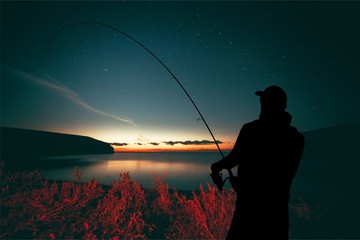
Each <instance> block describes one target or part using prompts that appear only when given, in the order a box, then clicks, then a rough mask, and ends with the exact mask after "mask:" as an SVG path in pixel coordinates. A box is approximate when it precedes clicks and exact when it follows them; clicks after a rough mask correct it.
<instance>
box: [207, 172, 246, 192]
mask: <svg viewBox="0 0 360 240" xmlns="http://www.w3.org/2000/svg"><path fill="white" fill-rule="evenodd" d="M227 170H228V172H229V177H227V178H225V179H224V180H223V179H222V173H221V172H219V173H216V172H212V173H211V174H210V177H211V179H212V180H213V183H214V184H215V185H216V186H217V188H218V189H219V191H222V190H223V186H224V184H225V182H226V180H228V179H229V182H230V184H231V186H232V188H233V189H234V191H235V192H237V191H239V185H240V181H239V177H235V176H234V175H233V173H232V171H231V169H227Z"/></svg>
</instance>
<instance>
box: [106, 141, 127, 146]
mask: <svg viewBox="0 0 360 240" xmlns="http://www.w3.org/2000/svg"><path fill="white" fill-rule="evenodd" d="M110 145H113V146H118V147H122V146H127V145H128V144H127V143H116V142H114V143H110Z"/></svg>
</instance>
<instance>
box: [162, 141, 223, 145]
mask: <svg viewBox="0 0 360 240" xmlns="http://www.w3.org/2000/svg"><path fill="white" fill-rule="evenodd" d="M216 142H217V143H218V144H222V143H223V142H222V141H219V140H217V141H216ZM163 143H165V144H166V145H171V146H174V145H175V144H181V145H211V144H215V142H214V141H209V140H201V141H199V140H194V141H191V140H187V141H165V142H163Z"/></svg>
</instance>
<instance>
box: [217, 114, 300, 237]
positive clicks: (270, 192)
mask: <svg viewBox="0 0 360 240" xmlns="http://www.w3.org/2000/svg"><path fill="white" fill-rule="evenodd" d="M290 123H291V115H290V114H289V113H287V112H281V113H280V114H277V115H274V114H272V115H266V114H264V113H262V114H261V115H260V117H259V119H258V120H255V121H253V122H250V123H247V124H245V125H244V126H243V127H242V129H241V131H240V133H239V136H238V138H237V140H236V143H235V146H234V148H233V150H232V151H231V152H230V154H229V155H228V156H226V157H225V158H224V159H222V160H220V161H219V162H217V163H215V164H214V165H215V166H214V168H215V169H218V170H220V169H229V168H233V167H235V166H238V184H239V186H238V188H239V190H238V192H237V194H238V198H237V202H236V211H235V214H234V219H233V223H232V226H231V230H230V233H229V234H230V235H231V234H232V235H233V236H236V237H239V235H240V237H241V236H246V237H275V238H276V239H285V237H283V238H281V237H279V236H281V234H283V235H282V236H284V235H285V232H286V235H287V231H288V201H289V196H290V195H289V194H290V187H291V184H292V181H293V178H294V176H295V174H296V171H297V169H298V167H299V163H300V160H301V156H302V152H303V149H304V137H303V136H302V134H300V133H299V132H298V131H297V129H296V128H294V127H292V126H291V125H290ZM277 219H280V220H277ZM255 229H256V230H255ZM251 233H254V234H255V233H256V234H255V235H251ZM249 234H250V236H249ZM277 237H279V238H277ZM229 238H231V237H229Z"/></svg>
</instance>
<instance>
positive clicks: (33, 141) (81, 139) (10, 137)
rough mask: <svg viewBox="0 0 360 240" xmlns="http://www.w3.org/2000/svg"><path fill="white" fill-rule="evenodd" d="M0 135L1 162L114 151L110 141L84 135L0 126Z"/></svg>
mask: <svg viewBox="0 0 360 240" xmlns="http://www.w3.org/2000/svg"><path fill="white" fill-rule="evenodd" d="M0 136H1V138H0V151H1V160H2V161H3V160H5V161H15V160H19V159H22V158H26V159H36V158H41V157H49V156H60V155H77V154H102V153H114V149H113V148H112V147H111V146H110V144H108V143H105V142H101V141H99V140H96V139H93V138H90V137H85V136H78V135H70V134H62V133H53V132H44V131H37V130H26V129H17V128H5V127H2V128H0Z"/></svg>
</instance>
